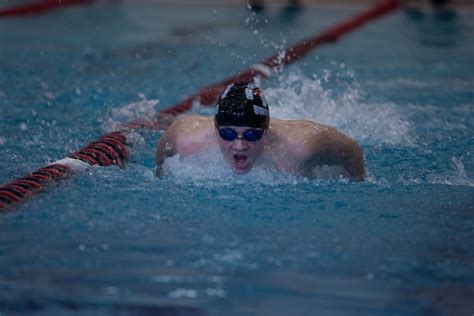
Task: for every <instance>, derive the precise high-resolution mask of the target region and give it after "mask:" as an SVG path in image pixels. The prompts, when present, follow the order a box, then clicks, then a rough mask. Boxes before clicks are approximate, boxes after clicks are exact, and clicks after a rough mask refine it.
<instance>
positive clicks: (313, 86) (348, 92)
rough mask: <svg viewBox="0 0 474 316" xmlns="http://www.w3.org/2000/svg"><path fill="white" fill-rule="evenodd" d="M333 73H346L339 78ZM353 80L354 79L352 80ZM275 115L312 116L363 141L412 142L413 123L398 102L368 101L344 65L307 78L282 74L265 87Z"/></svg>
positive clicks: (313, 118) (312, 119)
mask: <svg viewBox="0 0 474 316" xmlns="http://www.w3.org/2000/svg"><path fill="white" fill-rule="evenodd" d="M332 77H346V80H343V81H342V82H341V80H337V81H339V82H340V83H339V85H336V86H334V85H333V83H332V82H331V85H330V86H331V87H328V86H329V82H330V81H332V80H333V78H332ZM351 81H352V82H351ZM264 93H265V95H266V97H267V99H268V102H269V104H270V112H271V116H273V117H278V118H281V119H308V120H311V121H315V122H318V123H322V124H327V125H330V126H334V127H336V128H338V129H339V130H341V131H342V132H344V133H346V134H347V135H349V136H350V137H352V138H355V139H356V140H357V141H359V142H365V143H370V144H388V145H412V144H413V136H412V135H410V133H411V130H410V123H409V120H408V118H407V117H405V115H403V113H400V111H399V110H398V108H397V107H396V105H395V104H392V103H389V102H367V101H366V100H364V98H363V97H364V92H363V91H362V89H361V88H360V87H359V85H358V84H357V82H356V81H355V79H354V74H353V72H352V71H350V70H345V69H344V68H340V69H337V70H336V71H334V70H333V71H329V70H325V71H323V73H322V74H320V75H313V77H312V78H307V77H305V76H303V75H302V74H300V73H299V72H297V71H292V72H290V74H289V75H287V76H284V77H282V79H281V80H280V82H279V85H278V86H276V87H273V88H267V89H264Z"/></svg>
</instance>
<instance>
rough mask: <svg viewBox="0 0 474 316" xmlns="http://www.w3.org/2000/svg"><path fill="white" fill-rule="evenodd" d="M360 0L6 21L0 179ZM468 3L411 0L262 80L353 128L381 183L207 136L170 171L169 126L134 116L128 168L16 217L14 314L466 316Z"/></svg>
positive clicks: (11, 233) (8, 303) (8, 298)
mask: <svg viewBox="0 0 474 316" xmlns="http://www.w3.org/2000/svg"><path fill="white" fill-rule="evenodd" d="M359 9H360V8H355V7H345V8H337V9H336V8H333V9H331V8H327V7H324V8H318V7H314V8H313V7H310V8H307V10H305V11H304V12H301V13H300V14H299V15H295V16H288V15H286V16H282V15H281V12H280V11H278V10H276V9H274V10H269V11H268V12H267V13H266V14H265V15H263V16H258V17H255V16H252V15H250V14H249V12H248V11H246V10H244V9H243V8H233V7H192V10H183V7H180V6H157V5H154V4H152V3H145V2H143V3H140V5H137V4H136V3H131V2H126V1H125V2H122V3H118V4H117V3H115V4H112V3H98V4H95V5H92V6H85V7H73V8H68V9H67V10H61V11H53V12H50V13H48V14H46V15H40V16H30V17H23V18H10V19H3V20H0V34H1V41H2V45H1V47H0V58H1V61H2V62H1V64H0V83H1V84H0V110H1V118H2V119H1V121H0V132H1V134H0V149H1V150H0V164H1V170H2V172H1V173H0V182H1V183H6V182H8V181H10V180H12V179H14V178H17V177H19V176H22V175H24V174H25V173H27V172H30V171H33V170H36V169H37V168H39V167H41V166H44V165H45V164H47V163H50V162H53V161H56V160H58V159H60V158H63V157H64V156H66V155H67V154H69V153H71V152H73V151H75V150H77V149H78V148H81V147H83V146H84V145H86V144H87V143H88V142H90V141H92V140H95V139H97V138H98V137H99V136H100V135H102V134H104V133H105V132H108V131H110V130H111V128H112V127H113V126H114V124H116V123H117V122H123V121H127V120H130V119H132V118H134V117H135V116H137V115H141V114H142V113H144V112H146V113H149V112H153V111H155V110H156V109H163V108H166V107H167V106H169V105H171V104H174V103H176V102H177V101H179V100H180V99H182V98H184V97H185V96H187V95H189V94H191V93H193V92H195V91H196V90H198V89H200V88H201V87H202V86H203V85H207V84H211V83H213V82H216V81H218V80H221V79H223V78H225V77H227V76H228V75H229V74H233V73H235V72H237V71H239V70H240V69H242V68H244V67H246V66H248V65H251V64H253V63H255V62H259V61H260V60H261V59H262V58H263V57H266V56H269V55H271V54H273V53H274V52H275V51H276V50H278V49H282V48H284V47H286V46H287V45H288V44H290V43H293V42H296V41H298V40H300V39H302V38H305V37H307V36H311V35H313V34H315V33H317V32H319V31H321V30H323V29H325V28H326V27H327V26H329V25H332V24H334V23H336V22H338V21H341V20H342V19H344V18H346V17H349V16H352V15H353V14H354V13H356V12H358V10H359ZM472 15H473V13H472V12H471V11H464V12H459V13H458V15H457V16H455V17H452V18H451V19H443V20H440V19H437V17H436V16H433V15H427V16H425V17H424V18H423V17H418V18H417V17H410V16H407V15H405V14H403V12H398V13H396V14H394V15H391V16H388V17H386V18H384V19H381V20H378V21H376V22H374V23H373V24H370V25H367V26H365V27H364V28H363V29H361V30H359V31H357V32H354V33H351V34H350V35H349V36H347V37H345V38H343V39H342V40H341V41H339V42H337V43H335V44H334V45H330V46H325V47H322V48H321V49H319V50H317V51H315V52H314V53H313V54H310V55H309V56H307V57H306V58H305V59H304V60H302V61H301V62H299V63H297V64H294V65H292V66H288V67H285V68H284V69H283V70H282V71H281V73H279V74H277V75H273V76H272V77H270V79H269V80H266V81H263V82H262V87H263V89H264V93H265V94H266V97H267V99H268V101H269V103H270V105H271V112H272V115H274V116H277V117H280V118H303V117H304V118H308V119H312V120H316V121H318V122H321V123H326V124H330V125H334V126H336V127H338V128H339V129H340V130H342V131H343V132H345V133H346V134H348V135H350V136H351V137H353V138H355V139H356V140H358V141H359V142H360V143H361V146H362V148H363V150H364V153H365V158H366V167H367V172H368V177H367V181H365V182H363V183H351V182H348V181H346V180H345V179H337V180H334V179H326V177H325V176H326V175H328V173H329V178H330V173H331V170H325V169H324V168H323V169H322V170H321V177H322V178H321V179H315V180H310V179H304V178H298V177H292V176H288V175H285V174H279V173H275V172H273V171H270V170H265V169H256V170H253V172H251V173H250V174H248V175H247V176H243V177H240V176H239V177H238V176H234V175H232V174H230V173H229V172H228V170H227V169H226V168H225V166H223V165H222V164H221V163H220V161H219V159H218V157H217V155H216V154H212V153H208V154H204V155H200V156H197V157H192V158H190V159H185V160H179V159H170V160H169V161H168V162H167V166H166V168H167V175H166V176H165V177H164V178H163V179H157V178H155V177H154V154H155V149H156V141H157V140H158V139H159V137H160V132H157V131H139V132H137V133H135V134H134V135H131V136H130V138H131V139H132V142H131V146H132V147H133V148H132V150H131V157H130V159H129V162H128V163H127V165H126V167H125V168H123V169H119V168H118V167H107V168H100V167H97V168H90V169H88V170H87V172H84V173H81V174H78V175H75V176H74V177H72V178H70V179H68V181H64V182H62V183H60V185H55V186H53V187H52V188H49V189H48V191H47V192H45V193H44V194H42V195H39V196H36V197H33V198H31V199H29V200H27V202H26V203H24V204H21V205H18V207H17V208H16V211H15V212H13V213H10V214H7V215H2V216H1V219H0V225H1V227H0V247H1V248H0V268H1V271H2V272H1V273H0V278H1V279H0V312H2V314H3V313H5V315H20V314H37V315H55V314H57V315H73V314H84V315H87V314H100V315H102V314H103V315H116V314H122V315H129V314H130V315H135V314H138V315H142V314H156V313H161V314H163V315H308V314H309V315H425V314H428V315H460V314H468V315H470V314H472V311H473V310H474V308H473V307H474V306H473V303H472V300H471V298H472V297H473V294H474V285H473V284H474V271H473V269H472V262H473V259H474V250H473V247H472V240H473V237H474V236H473V228H474V223H473V217H472V211H473V207H472V204H473V198H472V196H473V193H474V189H473V184H474V179H473V166H474V160H473V157H472V148H473V134H472V130H473V125H474V124H473V120H474V116H473V111H474V110H473V92H472V91H474V89H473V88H474V87H473V86H474V84H473V82H474V81H473V70H474V62H473V60H472V52H473V51H474V43H473V41H472V36H471V32H472V29H473V27H474V24H473V22H472V21H473V19H472V18H473V16H472ZM156 103H157V105H156V106H155V104H156ZM192 112H197V113H201V114H208V115H210V114H211V113H212V109H209V108H200V107H196V108H195V109H193V111H192Z"/></svg>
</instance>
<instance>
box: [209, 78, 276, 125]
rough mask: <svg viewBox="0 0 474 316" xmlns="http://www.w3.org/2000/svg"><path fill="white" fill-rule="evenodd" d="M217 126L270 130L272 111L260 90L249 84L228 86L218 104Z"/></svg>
mask: <svg viewBox="0 0 474 316" xmlns="http://www.w3.org/2000/svg"><path fill="white" fill-rule="evenodd" d="M215 121H216V125H217V126H222V125H227V126H248V127H253V128H268V125H269V123H270V110H269V108H268V104H267V102H266V101H265V98H264V96H263V94H262V91H261V90H260V88H258V87H256V86H255V85H253V84H249V83H247V82H241V83H234V84H231V85H228V86H227V88H226V89H225V90H224V92H223V93H222V95H221V96H220V98H219V102H218V103H217V109H216V116H215Z"/></svg>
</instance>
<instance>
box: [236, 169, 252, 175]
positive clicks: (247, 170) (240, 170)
mask: <svg viewBox="0 0 474 316" xmlns="http://www.w3.org/2000/svg"><path fill="white" fill-rule="evenodd" d="M250 169H252V168H245V169H237V168H232V171H234V173H236V174H246V173H249V171H250Z"/></svg>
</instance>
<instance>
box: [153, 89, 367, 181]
mask: <svg viewBox="0 0 474 316" xmlns="http://www.w3.org/2000/svg"><path fill="white" fill-rule="evenodd" d="M217 147H218V148H219V149H220V152H221V153H222V156H223V158H224V160H225V161H226V162H227V163H228V164H229V166H230V167H231V168H232V170H233V171H234V172H235V173H238V174H244V173H247V172H249V171H250V170H251V169H252V167H253V166H255V165H258V164H265V165H270V166H273V168H275V169H277V170H281V171H284V172H289V173H292V174H296V175H301V176H308V177H311V176H313V175H314V172H313V170H314V168H315V167H317V166H323V165H337V166H342V167H343V168H344V170H345V172H346V175H347V176H348V177H349V178H350V179H352V180H357V181H362V180H363V179H364V177H365V170H364V156H363V153H362V150H361V148H360V146H359V144H357V142H355V141H354V140H353V139H351V138H349V137H347V136H346V135H344V134H342V133H340V132H338V131H337V130H336V129H335V128H333V127H330V126H326V125H322V124H318V123H314V122H311V121H307V120H279V119H275V118H272V119H271V120H270V112H269V108H268V104H267V102H266V101H265V98H264V96H263V94H262V92H261V90H260V89H259V88H258V87H256V86H255V85H253V84H249V83H235V84H231V85H229V86H227V88H226V89H225V90H224V92H223V93H222V95H221V96H220V98H219V101H218V104H217V109H216V115H215V116H214V117H205V116H187V117H184V118H182V119H180V120H178V121H176V122H174V123H173V124H172V125H171V126H170V127H169V128H168V129H167V130H166V131H165V133H164V134H163V136H162V137H161V138H160V140H159V142H158V150H157V153H156V164H157V175H161V174H162V172H163V170H162V166H163V163H164V161H165V158H166V157H171V156H174V155H176V154H179V155H180V156H181V157H184V156H189V155H193V154H198V153H200V152H203V151H205V150H209V149H213V148H217Z"/></svg>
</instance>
